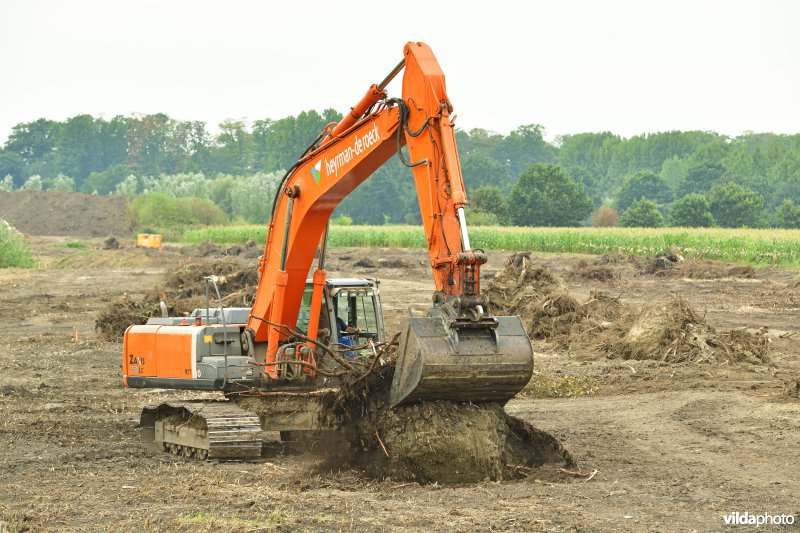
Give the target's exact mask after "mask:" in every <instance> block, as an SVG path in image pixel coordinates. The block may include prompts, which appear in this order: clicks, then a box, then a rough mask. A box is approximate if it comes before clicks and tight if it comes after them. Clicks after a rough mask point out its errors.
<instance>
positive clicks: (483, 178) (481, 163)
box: [461, 152, 513, 190]
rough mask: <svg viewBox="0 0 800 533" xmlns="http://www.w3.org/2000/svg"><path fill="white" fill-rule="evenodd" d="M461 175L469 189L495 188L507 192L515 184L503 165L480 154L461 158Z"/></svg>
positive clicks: (476, 153)
mask: <svg viewBox="0 0 800 533" xmlns="http://www.w3.org/2000/svg"><path fill="white" fill-rule="evenodd" d="M461 174H462V176H463V177H464V186H465V187H466V188H467V189H475V188H478V187H483V186H493V187H496V188H498V189H506V190H507V189H508V188H509V187H510V186H511V184H512V183H513V179H512V178H511V177H510V176H509V174H508V171H507V170H506V167H505V165H503V163H501V162H499V161H497V160H496V159H492V158H491V157H489V156H487V155H484V154H482V153H480V152H475V153H472V154H467V155H466V156H464V157H463V158H461Z"/></svg>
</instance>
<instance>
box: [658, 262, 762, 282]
mask: <svg viewBox="0 0 800 533" xmlns="http://www.w3.org/2000/svg"><path fill="white" fill-rule="evenodd" d="M644 273H645V274H653V275H656V276H666V277H670V278H689V279H722V278H743V279H754V278H755V277H756V271H755V269H754V268H753V267H751V266H749V265H747V266H730V265H727V264H725V263H722V262H719V261H709V260H707V259H695V258H692V259H686V260H685V261H680V262H673V261H670V260H669V259H667V258H665V257H656V258H654V259H653V260H652V261H651V262H650V263H648V265H647V266H646V267H645V269H644Z"/></svg>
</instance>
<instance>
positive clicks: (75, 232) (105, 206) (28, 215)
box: [0, 191, 133, 237]
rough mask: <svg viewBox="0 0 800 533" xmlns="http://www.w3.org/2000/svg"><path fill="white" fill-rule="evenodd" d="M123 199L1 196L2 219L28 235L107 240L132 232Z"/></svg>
mask: <svg viewBox="0 0 800 533" xmlns="http://www.w3.org/2000/svg"><path fill="white" fill-rule="evenodd" d="M125 204H126V200H125V198H124V197H123V196H90V195H87V194H80V193H76V192H55V191H14V192H0V218H3V219H5V220H7V221H8V223H9V224H11V225H12V226H14V227H16V228H17V229H18V230H19V231H21V232H22V233H27V234H29V235H63V236H74V237H107V236H109V235H127V234H129V233H131V231H133V223H132V221H131V220H130V219H129V217H128V211H127V208H126V205H125Z"/></svg>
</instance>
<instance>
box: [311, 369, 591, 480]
mask: <svg viewBox="0 0 800 533" xmlns="http://www.w3.org/2000/svg"><path fill="white" fill-rule="evenodd" d="M393 370H394V368H393V365H392V364H388V365H386V366H384V367H381V368H380V370H379V371H377V372H374V373H373V374H371V375H369V376H368V377H367V379H364V380H361V381H359V382H358V383H357V384H356V385H355V386H348V385H345V386H343V387H342V388H341V389H340V390H339V392H338V393H337V394H336V395H335V396H334V397H332V398H331V405H329V409H328V410H326V412H329V413H332V416H334V417H335V418H334V420H335V422H336V424H337V425H338V426H339V427H340V429H341V430H342V432H343V433H344V435H345V439H346V441H347V443H348V447H349V453H348V457H347V459H348V463H349V464H350V465H351V466H354V467H357V468H359V469H361V470H362V471H364V472H365V473H366V474H367V475H369V476H371V477H374V478H377V479H385V478H391V479H392V480H397V481H416V482H421V483H474V482H479V481H484V480H486V479H491V480H502V479H518V478H520V477H524V475H523V474H522V473H521V472H525V473H526V474H527V475H530V474H531V473H533V472H535V469H536V468H539V467H543V466H544V465H551V466H552V465H554V464H557V465H558V466H567V467H574V466H575V460H574V459H573V457H572V455H571V454H570V453H569V452H568V451H566V450H565V449H564V448H563V446H562V445H561V443H559V442H558V440H557V439H555V437H553V436H552V435H550V434H548V433H546V432H544V431H542V430H540V429H537V428H535V427H533V426H532V425H530V424H528V423H527V422H525V421H523V420H520V419H518V418H515V417H512V416H509V415H508V414H506V412H505V411H504V410H503V406H502V405H500V404H497V403H489V404H471V403H466V404H464V403H456V402H448V401H436V402H421V403H416V404H411V405H402V406H399V407H395V408H389V407H388V401H387V400H388V391H389V387H390V385H391V380H392V374H393Z"/></svg>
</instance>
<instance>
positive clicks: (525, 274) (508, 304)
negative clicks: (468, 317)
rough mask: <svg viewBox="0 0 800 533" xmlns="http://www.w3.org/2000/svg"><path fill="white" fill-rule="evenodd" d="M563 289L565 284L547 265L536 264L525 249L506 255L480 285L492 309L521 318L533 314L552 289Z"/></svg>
mask: <svg viewBox="0 0 800 533" xmlns="http://www.w3.org/2000/svg"><path fill="white" fill-rule="evenodd" d="M566 290H567V284H566V283H565V282H564V280H563V279H561V278H560V277H559V276H557V275H555V274H554V273H553V272H552V271H550V269H549V268H547V267H546V266H542V265H537V264H536V263H534V262H533V260H532V259H531V255H530V254H529V253H524V252H522V253H517V254H514V255H512V256H511V257H509V258H508V261H507V262H506V265H505V267H504V268H503V269H502V270H500V271H499V272H497V274H495V276H494V278H493V279H491V280H490V281H489V283H488V284H487V285H486V286H485V288H484V289H483V291H482V293H483V297H484V298H485V299H486V302H487V304H488V305H489V309H490V310H491V312H492V313H494V314H498V315H520V316H521V317H523V322H526V318H528V317H530V316H532V315H533V312H534V310H535V309H536V306H537V304H538V303H539V302H541V301H542V300H543V299H544V298H545V297H547V296H549V295H551V294H553V293H562V292H565V291H566Z"/></svg>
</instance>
